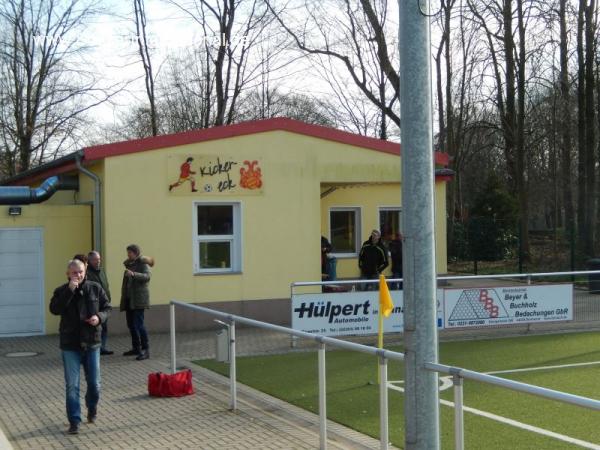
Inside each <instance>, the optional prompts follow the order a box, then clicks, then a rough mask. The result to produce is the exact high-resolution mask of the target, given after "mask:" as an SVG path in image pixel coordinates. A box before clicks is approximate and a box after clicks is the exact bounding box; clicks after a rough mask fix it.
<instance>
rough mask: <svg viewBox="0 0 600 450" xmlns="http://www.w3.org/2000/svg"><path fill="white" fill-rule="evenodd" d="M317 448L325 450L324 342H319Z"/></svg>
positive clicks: (325, 394)
mask: <svg viewBox="0 0 600 450" xmlns="http://www.w3.org/2000/svg"><path fill="white" fill-rule="evenodd" d="M319 448H320V450H327V392H326V383H325V344H324V343H322V342H321V343H320V344H319Z"/></svg>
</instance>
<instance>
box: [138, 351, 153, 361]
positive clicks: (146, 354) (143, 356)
mask: <svg viewBox="0 0 600 450" xmlns="http://www.w3.org/2000/svg"><path fill="white" fill-rule="evenodd" d="M148 358H150V352H149V351H148V350H142V352H141V353H140V354H139V355H138V357H137V358H135V359H137V360H138V361H143V360H144V359H148Z"/></svg>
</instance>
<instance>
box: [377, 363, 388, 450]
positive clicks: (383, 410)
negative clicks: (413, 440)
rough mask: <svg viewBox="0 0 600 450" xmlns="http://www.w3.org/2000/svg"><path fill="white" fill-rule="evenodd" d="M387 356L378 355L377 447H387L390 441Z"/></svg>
mask: <svg viewBox="0 0 600 450" xmlns="http://www.w3.org/2000/svg"><path fill="white" fill-rule="evenodd" d="M387 381H388V379H387V358H386V357H385V356H380V357H379V441H380V445H379V448H380V449H381V450H387V449H388V442H389V441H390V437H389V431H388V386H387Z"/></svg>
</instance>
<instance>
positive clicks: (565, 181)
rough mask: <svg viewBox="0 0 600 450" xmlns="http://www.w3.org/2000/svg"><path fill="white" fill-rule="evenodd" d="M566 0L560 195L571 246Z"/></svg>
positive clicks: (562, 35) (562, 23) (562, 46)
mask: <svg viewBox="0 0 600 450" xmlns="http://www.w3.org/2000/svg"><path fill="white" fill-rule="evenodd" d="M566 9H567V0H560V9H559V22H560V94H561V115H560V124H561V126H560V133H561V152H560V156H561V178H562V197H563V203H564V207H565V236H567V239H568V240H569V242H570V244H571V246H573V245H575V243H574V242H571V237H572V236H573V233H574V227H575V222H574V208H573V189H572V185H571V157H572V155H571V145H572V143H571V92H570V86H569V48H568V35H567V18H566V15H567V13H566Z"/></svg>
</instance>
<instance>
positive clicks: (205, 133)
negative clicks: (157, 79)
mask: <svg viewBox="0 0 600 450" xmlns="http://www.w3.org/2000/svg"><path fill="white" fill-rule="evenodd" d="M269 131H289V132H292V133H297V134H302V135H305V136H312V137H316V138H321V139H326V140H329V141H334V142H340V143H343V144H349V145H354V146H357V147H365V148H369V149H372V150H377V151H381V152H384V153H390V154H396V155H399V154H400V144H398V143H395V142H390V141H384V140H381V139H376V138H372V137H367V136H361V135H358V134H354V133H350V132H348V131H342V130H338V129H335V128H329V127H325V126H322V125H314V124H309V123H305V122H301V121H299V120H294V119H289V118H286V117H276V118H272V119H263V120H253V121H249V122H241V123H236V124H232V125H222V126H218V127H212V128H203V129H199V130H191V131H184V132H181V133H176V134H167V135H162V136H152V137H147V138H142V139H135V140H131V141H122V142H115V143H112V144H103V145H96V146H93V147H87V148H85V149H84V152H85V159H86V160H87V161H93V160H96V159H102V158H107V157H111V156H118V155H125V154H129V153H136V152H141V151H146V150H157V149H160V148H165V147H176V146H179V145H186V144H194V143H197V142H206V141H212V140H217V139H225V138H231V137H237V136H247V135H250V134H257V133H265V132H269Z"/></svg>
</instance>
